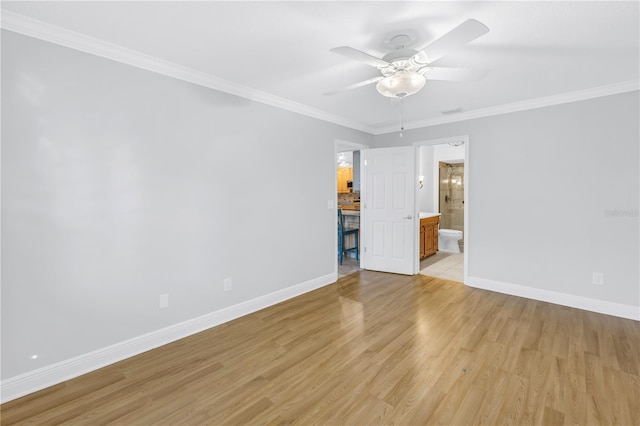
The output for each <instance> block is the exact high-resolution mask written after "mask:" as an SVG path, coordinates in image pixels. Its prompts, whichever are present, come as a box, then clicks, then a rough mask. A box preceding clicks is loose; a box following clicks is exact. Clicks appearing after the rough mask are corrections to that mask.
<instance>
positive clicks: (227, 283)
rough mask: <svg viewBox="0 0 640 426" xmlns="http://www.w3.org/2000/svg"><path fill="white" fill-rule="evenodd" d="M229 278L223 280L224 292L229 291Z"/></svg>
mask: <svg viewBox="0 0 640 426" xmlns="http://www.w3.org/2000/svg"><path fill="white" fill-rule="evenodd" d="M231 287H232V286H231V278H225V279H224V291H231Z"/></svg>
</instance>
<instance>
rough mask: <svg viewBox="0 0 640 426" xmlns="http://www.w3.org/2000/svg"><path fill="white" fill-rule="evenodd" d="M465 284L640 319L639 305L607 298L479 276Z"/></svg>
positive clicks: (468, 278) (469, 279) (470, 278)
mask: <svg viewBox="0 0 640 426" xmlns="http://www.w3.org/2000/svg"><path fill="white" fill-rule="evenodd" d="M465 284H466V285H468V286H469V287H475V288H481V289H484V290H491V291H496V292H498V293H504V294H510V295H512V296H520V297H526V298H527V299H534V300H540V301H542V302H549V303H555V304H556V305H563V306H569V307H572V308H578V309H584V310H586V311H592V312H598V313H601V314H607V315H613V316H616V317H620V318H627V319H632V320H635V321H640V307H638V306H632V305H623V304H621V303H614V302H607V301H605V300H598V299H591V298H588V297H582V296H575V295H573V294H566V293H559V292H557V291H551V290H543V289H539V288H533V287H526V286H522V285H517V284H509V283H503V282H500V281H493V280H487V279H485V278H478V277H467V280H466V281H465Z"/></svg>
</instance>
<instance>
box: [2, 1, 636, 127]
mask: <svg viewBox="0 0 640 426" xmlns="http://www.w3.org/2000/svg"><path fill="white" fill-rule="evenodd" d="M639 6H640V3H639V2H637V1H629V2H607V1H600V2H580V1H570V2H559V1H555V2H539V1H533V2H519V1H518V2H516V1H514V2H480V1H476V2H455V1H448V2H431V1H423V2H396V1H393V2H391V1H388V2H368V1H354V2H342V1H327V2H310V1H304V2H294V1H285V2H271V1H262V2H238V1H236V2H203V1H198V2H185V1H180V2H179V1H174V2H153V1H140V2H133V1H129V2H95V1H87V2H57V1H48V2H26V1H21V2H9V1H3V2H2V10H3V27H6V28H9V29H13V28H12V27H11V26H7V25H5V23H6V20H5V15H10V17H12V18H14V19H15V18H16V17H19V16H17V15H16V14H18V15H22V16H25V17H28V18H33V19H36V20H39V21H42V22H44V23H48V24H52V25H55V26H58V27H62V28H65V29H68V30H72V31H74V32H77V33H81V34H84V35H87V36H90V37H92V38H95V39H98V40H102V41H106V42H109V43H113V44H115V45H118V46H122V47H125V48H127V49H131V50H134V51H137V52H141V53H143V54H146V55H150V56H153V57H156V58H160V59H162V60H164V61H169V62H171V63H174V64H177V65H180V66H183V67H186V68H188V69H190V70H194V71H198V72H200V73H205V74H207V75H210V76H214V77H216V78H218V79H223V80H226V81H228V82H231V83H235V85H240V86H244V88H245V89H246V90H247V91H246V93H250V92H251V91H260V92H262V93H266V94H269V95H273V96H274V98H275V97H277V98H282V99H283V100H285V101H286V102H289V101H290V102H289V106H291V105H294V107H293V109H295V106H296V105H298V106H300V108H301V109H306V110H308V111H318V112H319V114H316V115H322V114H325V115H326V116H327V117H337V118H339V119H338V120H333V121H335V122H342V123H345V124H348V125H351V126H352V127H354V128H359V129H363V130H367V131H370V132H372V133H380V132H383V131H385V130H386V131H389V130H390V129H392V128H397V127H399V121H400V113H399V106H398V105H397V104H395V103H392V102H391V101H390V99H388V98H384V97H383V96H381V95H379V94H378V93H377V92H376V90H375V85H371V86H367V87H363V88H359V89H355V90H353V91H350V92H346V93H342V94H338V95H334V96H324V95H322V93H323V92H326V91H329V90H332V89H336V88H340V87H343V86H347V85H349V84H352V83H356V82H359V81H361V80H365V79H368V78H371V77H375V76H376V75H379V74H378V71H377V70H376V69H375V68H372V67H370V66H367V65H365V64H362V63H359V62H355V61H352V60H349V59H347V58H345V57H342V56H339V55H337V54H335V53H332V52H330V51H329V49H331V48H332V47H336V46H343V45H348V46H351V47H354V48H356V49H360V50H363V51H366V52H368V53H370V54H372V55H375V56H378V57H382V56H383V55H384V54H385V53H387V52H389V50H390V48H389V47H388V46H387V45H386V44H385V40H388V39H389V38H390V37H391V36H393V35H396V34H408V35H410V36H412V37H414V38H415V40H416V41H415V44H414V45H413V46H411V47H413V48H416V49H418V50H419V49H421V48H422V47H424V46H426V45H427V44H428V43H429V42H431V41H432V40H435V39H436V38H438V37H439V36H441V35H443V34H445V33H446V32H447V31H449V30H450V29H452V28H453V27H455V26H457V25H458V24H460V23H462V22H463V21H464V20H466V19H468V18H474V19H477V20H479V21H480V22H482V23H484V24H485V25H487V26H488V27H489V29H490V32H489V33H488V34H486V35H484V36H482V37H480V38H479V39H477V40H475V41H473V42H471V43H470V44H469V45H467V46H466V47H464V48H462V49H459V50H457V51H455V52H451V53H450V54H449V55H447V56H445V57H444V58H442V59H440V60H438V61H436V63H435V65H437V66H445V67H446V66H453V67H466V68H477V69H486V70H488V71H489V73H488V75H487V76H486V77H485V78H484V79H482V80H481V81H475V82H444V81H428V82H427V85H426V86H425V88H424V89H423V90H422V91H421V92H419V93H417V94H416V95H413V96H410V97H408V98H406V100H405V106H404V114H405V123H408V124H405V127H407V128H410V127H412V126H411V123H412V122H413V123H414V126H413V127H415V126H416V125H418V124H419V123H425V122H429V120H432V121H433V120H437V119H439V118H442V117H443V115H442V113H441V111H446V110H451V109H455V108H461V109H462V110H463V113H461V114H458V116H460V117H461V118H462V117H464V115H465V114H467V115H468V113H472V112H473V111H482V110H486V109H491V108H495V107H497V106H501V105H505V104H513V103H517V102H523V101H527V100H531V99H538V98H546V97H554V96H557V95H560V94H565V93H567V92H574V91H585V90H590V89H596V91H597V90H600V91H601V92H603V93H606V90H607V88H606V87H613V86H615V87H618V86H620V87H630V85H629V83H631V87H634V85H635V87H636V88H637V82H638V79H639V75H640V69H639V64H640V54H639V52H640V47H639V40H640V32H639V26H640V25H639V16H640V8H639ZM7 11H9V13H6V12H7ZM31 32H32V33H33V31H31ZM45 38H46V37H45ZM623 83H624V84H623ZM603 86H606V87H604V88H603ZM312 115H313V114H312ZM450 117H452V116H449V118H448V119H451V118H450Z"/></svg>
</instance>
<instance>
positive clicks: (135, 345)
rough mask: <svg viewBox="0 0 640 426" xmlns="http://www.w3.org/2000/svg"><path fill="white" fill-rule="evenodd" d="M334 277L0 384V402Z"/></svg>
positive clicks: (116, 360)
mask: <svg viewBox="0 0 640 426" xmlns="http://www.w3.org/2000/svg"><path fill="white" fill-rule="evenodd" d="M337 280H338V274H337V272H333V273H331V274H328V275H325V276H322V277H318V278H314V279H312V280H309V281H306V282H303V283H301V284H296V285H294V286H291V287H288V288H285V289H282V290H278V291H275V292H273V293H270V294H265V295H264V296H260V297H256V298H255V299H251V300H247V301H245V302H241V303H238V304H237V305H233V306H229V307H227V308H223V309H220V310H218V311H215V312H211V313H208V314H205V315H202V316H200V317H196V318H193V319H190V320H187V321H183V322H181V323H178V324H174V325H171V326H169V327H165V328H162V329H160V330H156V331H152V332H151V333H147V334H144V335H142V336H138V337H134V338H133V339H129V340H125V341H123V342H120V343H116V344H115V345H111V346H108V347H106V348H102V349H98V350H96V351H93V352H89V353H86V354H83V355H80V356H77V357H74V358H71V359H68V360H65V361H61V362H58V363H55V364H52V365H48V366H46V367H42V368H39V369H37V370H33V371H29V372H27V373H24V374H21V375H19V376H15V377H11V378H9V379H6V380H3V381H2V383H0V401H1V402H3V403H4V402H7V401H11V400H13V399H16V398H19V397H21V396H24V395H28V394H30V393H33V392H36V391H38V390H41V389H44V388H47V387H49V386H53V385H55V384H58V383H61V382H64V381H66V380H69V379H72V378H74V377H78V376H81V375H82V374H86V373H89V372H91V371H94V370H97V369H98V368H102V367H104V366H107V365H110V364H113V363H115V362H118V361H122V360H123V359H126V358H130V357H132V356H134V355H138V354H140V353H142V352H146V351H148V350H151V349H154V348H157V347H159V346H162V345H166V344H168V343H171V342H174V341H176V340H179V339H182V338H184V337H187V336H190V335H192V334H195V333H198V332H200V331H203V330H206V329H208V328H211V327H215V326H217V325H220V324H223V323H225V322H228V321H231V320H234V319H236V318H239V317H242V316H244V315H248V314H250V313H252V312H256V311H259V310H261V309H264V308H267V307H269V306H272V305H275V304H277V303H280V302H283V301H285V300H288V299H291V298H293V297H296V296H299V295H301V294H304V293H307V292H309V291H312V290H315V289H318V288H320V287H324V286H326V285H329V284H332V283H334V282H336V281H337Z"/></svg>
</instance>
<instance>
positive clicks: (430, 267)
mask: <svg viewBox="0 0 640 426" xmlns="http://www.w3.org/2000/svg"><path fill="white" fill-rule="evenodd" d="M420 267H421V270H420V274H422V275H427V276H430V277H438V278H443V279H445V280H453V281H459V282H463V281H464V253H443V252H440V251H439V252H437V253H436V254H434V255H433V256H429V257H427V258H426V259H424V260H423V261H421V262H420Z"/></svg>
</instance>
